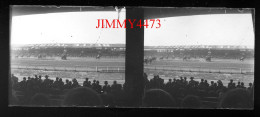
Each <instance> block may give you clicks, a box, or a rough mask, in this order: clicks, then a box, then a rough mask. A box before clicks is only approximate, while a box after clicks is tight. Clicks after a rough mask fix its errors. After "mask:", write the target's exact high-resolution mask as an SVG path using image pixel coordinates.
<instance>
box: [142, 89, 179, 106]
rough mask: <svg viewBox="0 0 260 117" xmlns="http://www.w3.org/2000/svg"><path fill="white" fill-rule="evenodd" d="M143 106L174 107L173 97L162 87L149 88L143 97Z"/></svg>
mask: <svg viewBox="0 0 260 117" xmlns="http://www.w3.org/2000/svg"><path fill="white" fill-rule="evenodd" d="M143 106H144V107H175V106H176V102H175V100H174V98H173V97H172V96H171V95H170V94H169V93H168V92H166V91H164V90H162V89H150V90H148V91H146V92H145V94H144V97H143Z"/></svg>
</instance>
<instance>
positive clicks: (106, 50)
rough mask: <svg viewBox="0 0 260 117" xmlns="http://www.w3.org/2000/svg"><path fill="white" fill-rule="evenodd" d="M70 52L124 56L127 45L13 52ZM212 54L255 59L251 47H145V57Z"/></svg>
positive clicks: (19, 48) (26, 47) (41, 46)
mask: <svg viewBox="0 0 260 117" xmlns="http://www.w3.org/2000/svg"><path fill="white" fill-rule="evenodd" d="M64 49H66V50H67V51H68V54H69V55H68V56H73V57H77V56H83V57H84V56H85V57H87V56H92V57H94V56H97V53H100V52H101V54H102V56H124V54H125V44H77V43H75V44H64V43H59V44H28V45H23V46H14V47H13V48H12V52H13V53H14V54H15V55H18V56H22V55H33V56H37V55H38V54H41V53H45V54H47V56H59V55H60V54H61V53H62V52H63V50H64ZM209 51H210V52H211V53H212V57H213V58H222V59H228V58H229V59H238V58H240V57H242V56H244V57H245V58H253V57H254V48H253V47H250V46H234V45H222V46H219V45H196V46H195V45H176V46H144V56H157V57H161V56H171V57H172V56H174V57H181V58H182V57H183V56H190V57H194V58H197V57H199V58H203V57H205V56H206V55H207V54H208V52H209Z"/></svg>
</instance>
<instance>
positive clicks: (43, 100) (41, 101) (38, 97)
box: [30, 93, 50, 106]
mask: <svg viewBox="0 0 260 117" xmlns="http://www.w3.org/2000/svg"><path fill="white" fill-rule="evenodd" d="M30 104H31V105H32V106H50V101H49V98H48V97H47V96H46V95H45V94H40V93H37V94H35V95H34V96H33V97H32V98H31V101H30Z"/></svg>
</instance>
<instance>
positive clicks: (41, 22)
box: [11, 9, 254, 46]
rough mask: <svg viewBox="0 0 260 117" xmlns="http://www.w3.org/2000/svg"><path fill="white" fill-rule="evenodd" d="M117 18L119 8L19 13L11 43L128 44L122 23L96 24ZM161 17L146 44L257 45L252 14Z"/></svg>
mask: <svg viewBox="0 0 260 117" xmlns="http://www.w3.org/2000/svg"><path fill="white" fill-rule="evenodd" d="M119 16H120V17H119V21H120V22H124V20H125V9H122V11H121V12H120V15H119ZM117 18H118V12H112V11H111V12H105V13H104V12H69V13H50V14H39V15H26V16H16V17H13V18H12V28H11V29H12V31H11V44H41V43H108V44H113V43H121V44H125V28H120V25H119V28H107V29H105V28H104V29H102V28H96V26H97V19H107V20H109V21H110V23H111V21H113V19H117ZM160 20H161V27H160V28H157V29H156V28H145V32H144V34H145V38H144V45H145V46H160V45H162V46H171V45H241V46H243V45H246V46H254V31H253V22H252V16H251V14H219V15H196V16H182V17H171V18H161V19H160ZM132 22H133V21H132ZM115 23H116V22H115ZM151 23H152V22H149V26H150V25H151ZM110 25H111V24H110ZM121 25H122V23H121ZM104 27H105V26H104ZM108 27H109V26H108ZM122 27H124V26H122Z"/></svg>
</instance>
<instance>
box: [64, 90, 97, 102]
mask: <svg viewBox="0 0 260 117" xmlns="http://www.w3.org/2000/svg"><path fill="white" fill-rule="evenodd" d="M63 104H64V106H101V105H102V100H101V98H100V97H99V95H98V93H97V92H95V91H94V90H92V89H90V88H87V87H78V88H75V89H72V90H70V91H69V92H68V94H67V95H66V97H65V100H64V103H63Z"/></svg>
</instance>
